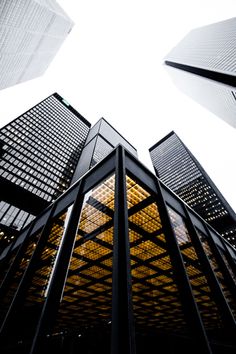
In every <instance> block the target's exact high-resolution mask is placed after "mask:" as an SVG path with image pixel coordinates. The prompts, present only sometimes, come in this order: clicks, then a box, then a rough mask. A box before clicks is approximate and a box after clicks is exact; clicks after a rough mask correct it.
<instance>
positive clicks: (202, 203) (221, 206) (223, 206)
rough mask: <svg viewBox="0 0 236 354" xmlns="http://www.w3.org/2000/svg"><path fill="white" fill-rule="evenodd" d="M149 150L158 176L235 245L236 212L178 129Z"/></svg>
mask: <svg viewBox="0 0 236 354" xmlns="http://www.w3.org/2000/svg"><path fill="white" fill-rule="evenodd" d="M149 151H150V155H151V159H152V163H153V166H154V168H155V171H156V174H157V176H158V177H159V178H160V179H161V180H162V181H163V182H164V183H165V184H166V185H167V186H168V187H169V188H170V189H171V190H172V191H174V192H175V193H176V194H177V195H178V196H179V197H180V198H181V199H183V200H184V201H185V202H186V203H187V204H188V205H189V206H190V207H191V208H192V209H193V210H195V211H196V212H197V213H198V214H199V215H200V216H201V217H202V218H203V219H205V220H206V221H207V222H208V223H209V224H210V225H212V226H213V227H214V228H215V229H216V230H217V231H218V232H219V233H220V234H221V235H222V236H223V237H225V238H226V239H227V240H228V241H229V242H230V243H231V244H232V245H233V246H234V247H236V215H235V212H234V211H233V209H232V208H231V206H230V205H229V203H228V202H227V201H226V200H225V198H224V197H223V195H222V194H221V193H220V191H219V190H218V188H217V187H216V186H215V184H214V183H213V181H212V180H211V178H210V177H209V176H208V174H207V173H206V172H205V170H204V169H203V167H202V166H201V165H200V163H199V162H198V161H197V159H196V158H195V157H194V156H193V154H192V153H191V152H190V151H189V149H188V148H187V147H186V146H185V145H184V143H183V142H182V141H181V140H180V138H179V137H178V136H177V135H176V134H175V132H173V131H172V132H171V133H169V134H168V135H166V136H165V137H164V138H163V139H161V140H160V141H159V142H158V143H156V144H155V145H153V146H152V147H151V148H150V149H149Z"/></svg>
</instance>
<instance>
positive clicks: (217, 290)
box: [183, 205, 236, 335]
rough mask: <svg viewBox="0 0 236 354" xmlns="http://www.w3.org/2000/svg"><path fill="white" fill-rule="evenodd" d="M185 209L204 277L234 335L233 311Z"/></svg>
mask: <svg viewBox="0 0 236 354" xmlns="http://www.w3.org/2000/svg"><path fill="white" fill-rule="evenodd" d="M183 208H184V211H185V216H186V225H187V228H188V230H189V234H190V237H191V241H192V244H193V247H194V248H195V250H196V253H197V255H198V259H199V261H200V263H201V266H202V269H204V275H205V277H206V279H207V280H208V283H209V286H210V289H211V292H212V294H214V297H215V302H216V304H217V307H218V310H219V313H220V315H221V317H222V319H223V320H224V322H225V326H226V328H227V330H228V333H229V332H231V333H229V334H231V335H232V334H233V333H236V323H235V320H234V317H233V314H232V312H231V309H230V307H229V305H228V302H227V300H226V298H225V296H224V293H223V291H222V289H221V286H220V284H219V282H218V279H217V277H216V275H215V273H214V271H213V269H212V267H211V264H210V261H209V259H208V256H207V254H206V253H205V250H204V247H203V245H202V243H201V240H200V239H199V236H198V234H197V231H196V229H195V226H194V225H193V222H192V220H191V217H190V215H189V214H188V210H187V208H186V207H185V205H183ZM213 300H214V298H213Z"/></svg>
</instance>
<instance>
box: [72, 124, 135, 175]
mask: <svg viewBox="0 0 236 354" xmlns="http://www.w3.org/2000/svg"><path fill="white" fill-rule="evenodd" d="M119 144H122V145H123V146H124V147H125V148H126V150H128V151H129V152H131V153H132V154H134V155H135V156H137V150H136V149H135V148H134V147H133V146H132V145H131V144H130V143H129V142H128V141H127V140H126V139H125V138H124V137H123V136H122V135H121V134H120V133H118V131H117V130H116V129H114V128H113V127H112V126H111V125H110V123H108V122H107V121H106V120H105V119H104V118H101V119H99V120H98V122H97V123H96V124H94V125H93V126H92V127H91V129H90V131H89V133H88V136H87V139H86V142H85V146H84V148H83V151H82V154H81V157H80V161H79V164H78V166H77V168H76V171H75V173H74V176H73V181H72V182H75V181H76V180H77V179H78V178H79V177H81V176H82V175H83V174H84V173H85V172H87V171H88V170H89V169H90V168H92V167H93V166H94V165H96V164H97V163H98V162H99V161H101V160H102V159H103V158H104V157H106V156H107V155H108V154H109V153H110V152H111V151H112V150H113V149H114V148H115V147H116V146H117V145H119Z"/></svg>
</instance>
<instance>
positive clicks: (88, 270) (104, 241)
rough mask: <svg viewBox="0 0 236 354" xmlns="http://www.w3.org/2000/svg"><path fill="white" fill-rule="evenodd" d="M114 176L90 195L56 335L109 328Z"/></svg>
mask: <svg viewBox="0 0 236 354" xmlns="http://www.w3.org/2000/svg"><path fill="white" fill-rule="evenodd" d="M114 183H115V177H114V175H113V176H112V177H109V178H108V179H107V180H105V181H104V182H103V183H101V184H100V185H99V186H97V187H96V188H94V189H93V190H92V191H90V192H89V193H87V195H85V198H84V204H83V208H82V211H81V216H80V221H79V225H78V230H77V235H76V241H75V244H74V249H73V253H72V256H71V260H70V264H69V269H68V275H67V279H66V283H65V288H64V293H63V298H62V302H61V305H60V309H59V312H58V316H57V323H56V327H55V332H58V330H60V331H62V330H65V329H67V328H69V329H70V330H72V329H73V330H78V331H84V330H85V328H87V329H89V328H94V327H97V328H103V326H105V327H106V326H108V327H109V328H110V321H111V299H112V255H113V232H114V230H113V214H114V188H115V185H114Z"/></svg>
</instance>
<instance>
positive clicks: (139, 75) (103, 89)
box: [0, 0, 236, 210]
mask: <svg viewBox="0 0 236 354" xmlns="http://www.w3.org/2000/svg"><path fill="white" fill-rule="evenodd" d="M58 2H59V3H60V4H61V6H62V7H63V8H64V10H65V11H66V12H67V13H68V15H69V16H70V17H71V18H72V19H73V21H74V22H75V27H74V28H73V30H72V32H71V33H70V35H69V36H68V38H67V40H66V42H65V43H64V44H63V46H62V48H61V49H60V51H59V53H58V54H57V56H56V58H55V59H54V61H53V62H52V64H51V65H50V67H49V68H48V70H47V72H46V73H45V74H44V76H42V77H41V78H38V79H34V80H32V81H28V82H25V83H22V84H20V85H16V86H13V87H11V88H8V89H5V90H2V91H0V124H1V126H3V125H5V124H6V123H7V122H9V121H10V120H12V119H13V118H15V117H17V116H18V115H20V114H21V113H23V112H24V111H26V110H27V109H29V108H30V107H31V106H33V105H35V104H37V103H38V102H39V101H40V100H42V99H44V98H45V97H47V96H49V95H50V94H52V93H53V92H55V91H56V92H58V93H59V94H60V95H62V96H63V97H64V98H65V99H66V100H67V101H68V102H69V103H70V104H71V105H72V106H74V108H76V109H77V110H78V111H79V112H80V113H81V114H82V115H83V116H84V117H85V118H87V119H88V120H89V121H90V122H91V123H92V124H94V123H95V122H96V121H97V120H98V119H99V118H100V117H104V118H106V119H107V120H108V121H109V122H110V123H111V124H112V125H113V126H114V127H115V128H116V129H117V130H118V131H119V132H120V133H121V134H122V135H124V137H125V138H127V139H128V140H129V141H130V143H131V144H133V145H134V146H135V147H136V148H137V149H138V153H139V157H140V160H141V161H142V162H143V163H144V164H145V165H146V166H148V167H149V168H150V169H151V162H150V158H149V153H148V148H149V147H150V146H152V145H153V144H154V143H156V142H157V141H158V140H160V139H161V138H162V137H163V136H164V135H166V134H168V133H169V132H170V131H171V130H175V132H176V133H177V134H178V135H179V136H180V138H181V139H182V140H183V142H184V143H185V144H186V145H187V146H188V148H189V149H190V150H191V151H192V153H193V154H194V155H195V156H196V158H197V159H198V160H199V162H200V163H201V164H202V166H203V167H204V168H205V170H206V171H207V173H208V174H209V176H210V177H211V178H212V180H213V181H214V182H215V184H216V185H217V186H218V188H219V190H220V191H221V192H222V194H223V195H224V196H225V198H226V199H227V200H228V202H229V203H230V204H231V206H232V207H233V208H234V209H235V210H236V189H235V181H236V156H235V151H236V130H235V129H234V128H232V127H230V126H229V125H227V124H226V123H225V122H223V121H222V120H220V119H219V118H218V117H216V116H214V115H213V114H211V113H210V112H209V111H207V110H205V109H204V108H203V107H201V106H199V105H198V104H197V103H195V102H194V101H192V100H191V99H190V98H188V97H186V96H185V95H183V94H182V93H181V92H179V91H178V89H177V88H176V87H175V86H174V85H173V84H172V81H171V79H170V78H169V76H168V74H167V72H166V71H165V70H164V68H163V65H162V62H163V58H164V56H165V55H166V54H167V53H168V51H169V50H170V49H171V48H172V47H173V46H175V45H176V44H177V43H178V42H179V41H180V40H181V39H182V38H183V36H184V35H185V34H187V32H188V31H190V30H191V29H193V28H194V27H199V26H203V25H205V24H210V23H213V22H217V21H222V20H224V19H228V18H231V17H234V16H235V11H236V3H235V0H224V1H221V0H198V1H191V0H176V1H174V0H170V1H163V0H119V1H118V0H116V1H115V0H59V1H58ZM235 114H236V113H235ZM235 119H236V118H235Z"/></svg>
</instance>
